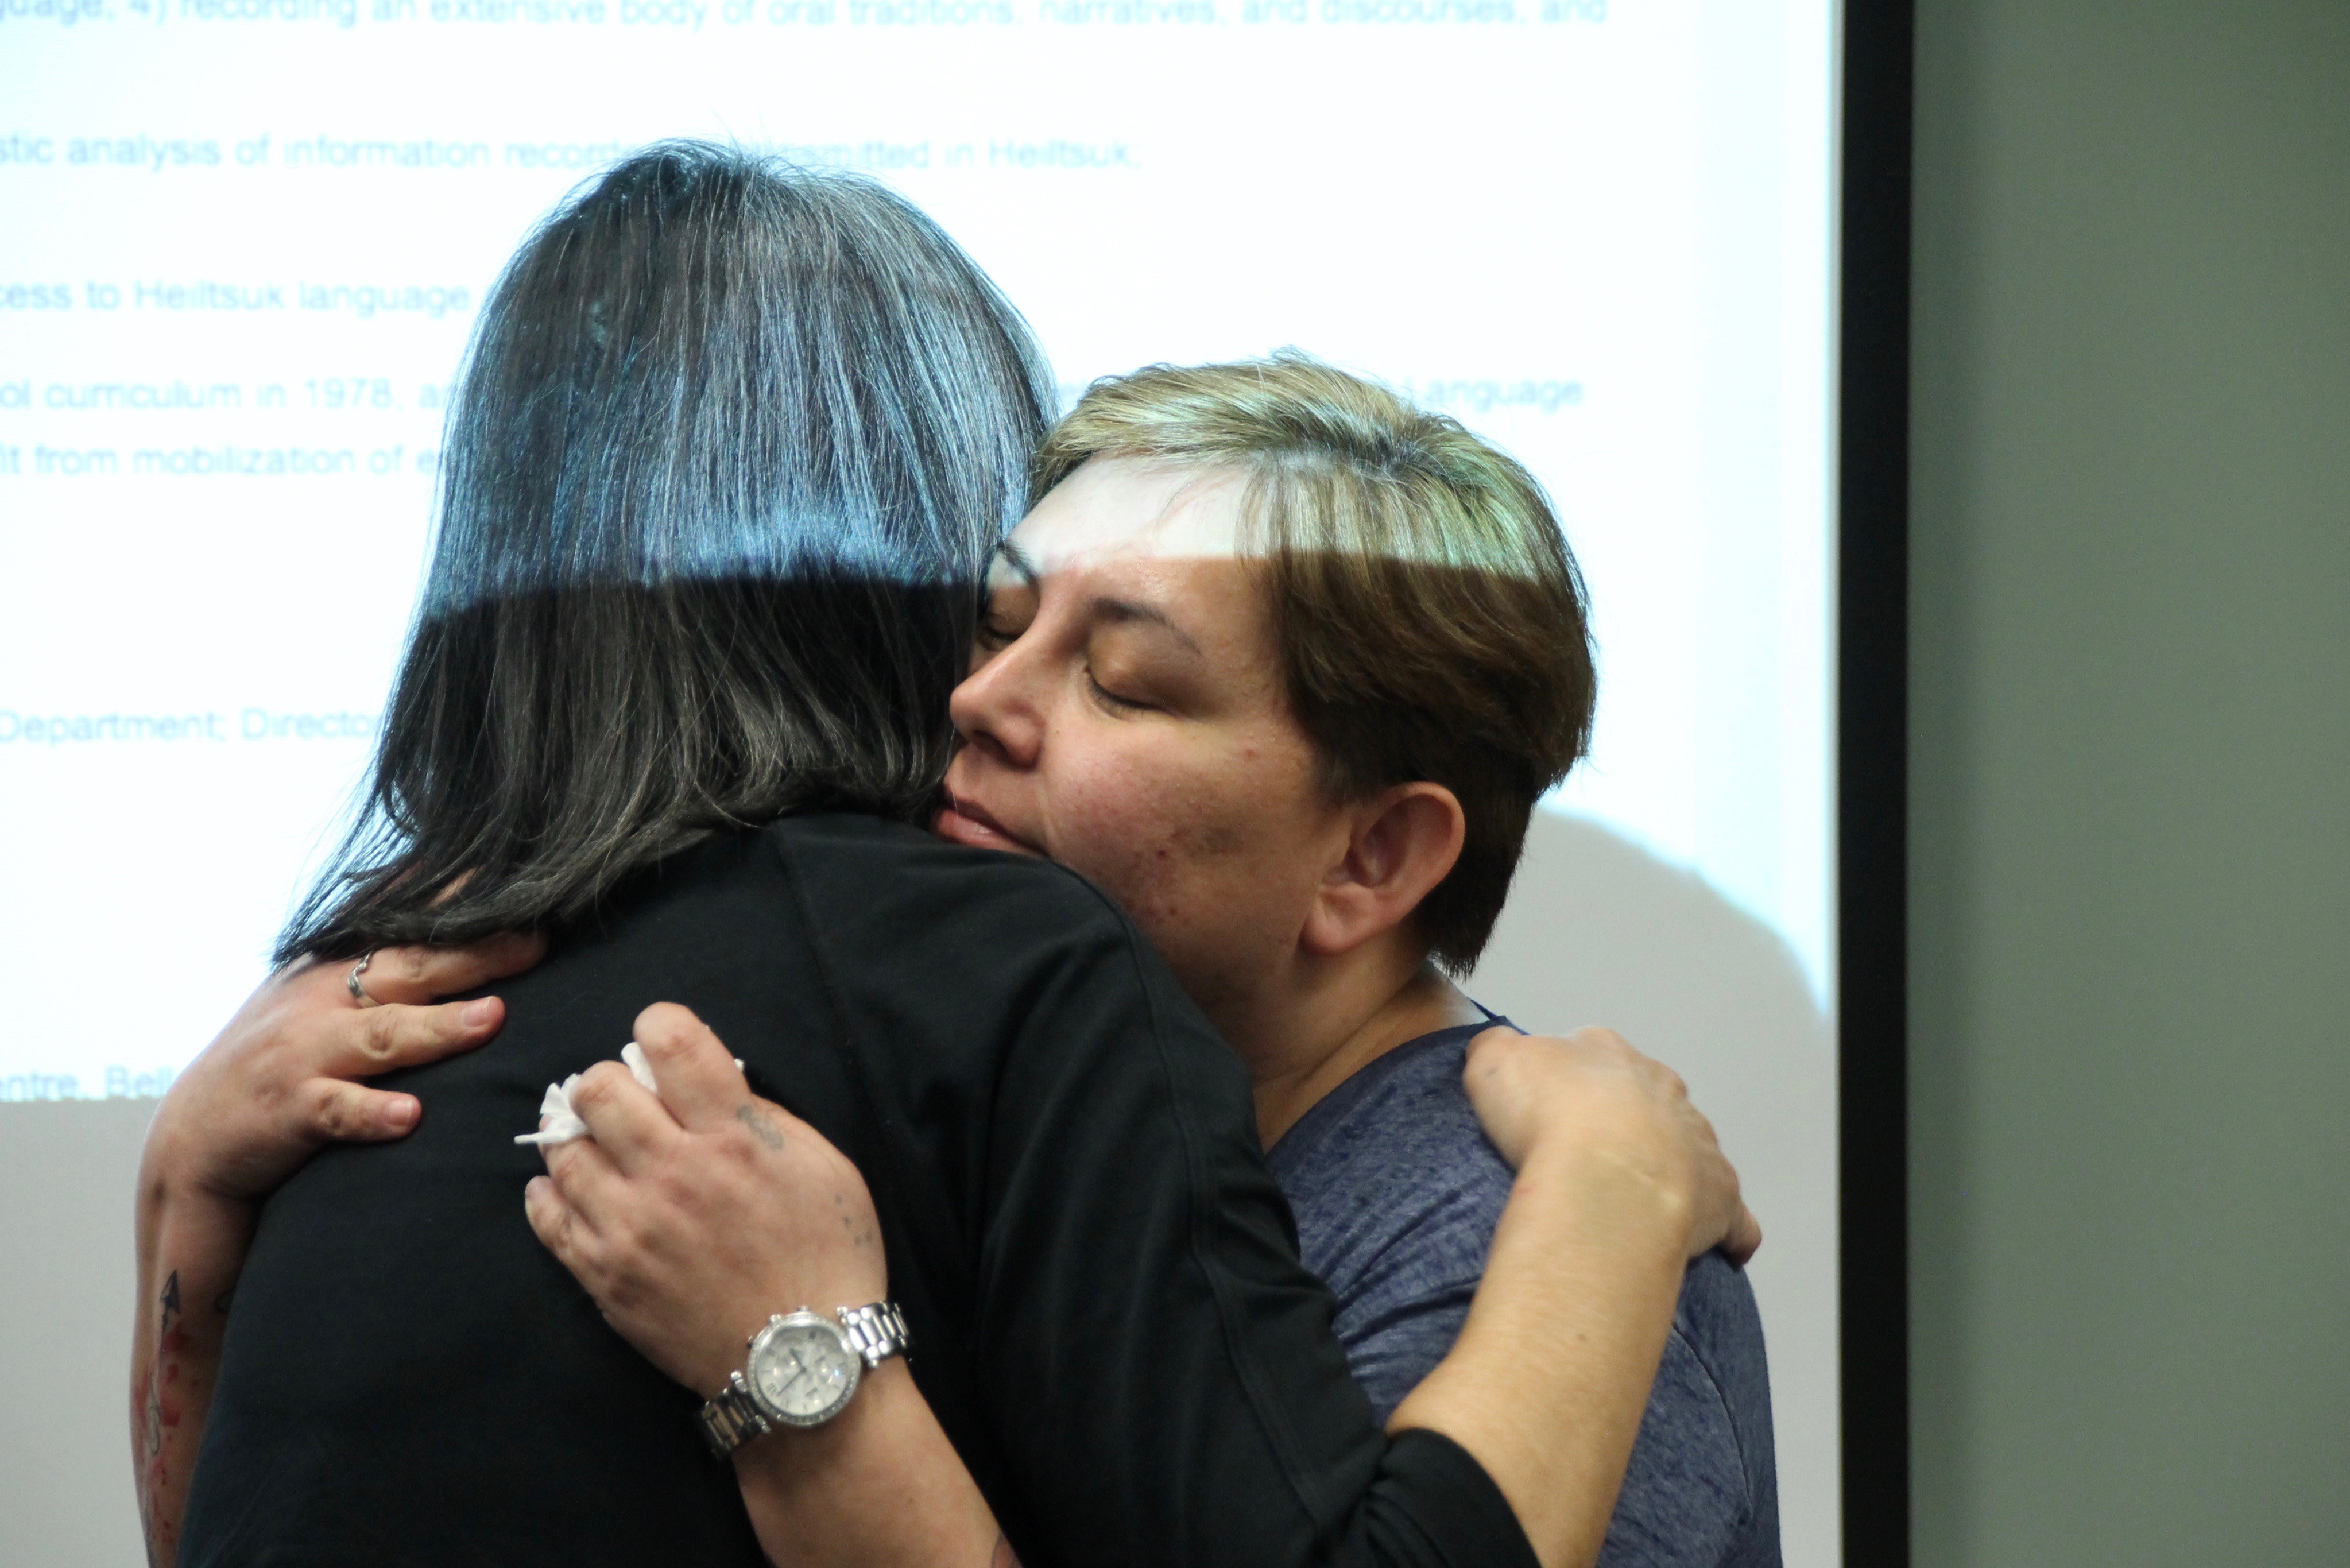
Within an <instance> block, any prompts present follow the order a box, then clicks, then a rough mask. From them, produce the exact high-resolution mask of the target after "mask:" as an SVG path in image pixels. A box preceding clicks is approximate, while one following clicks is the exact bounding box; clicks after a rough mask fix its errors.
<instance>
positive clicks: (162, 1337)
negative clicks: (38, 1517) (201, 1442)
mask: <svg viewBox="0 0 2350 1568" xmlns="http://www.w3.org/2000/svg"><path fill="white" fill-rule="evenodd" d="M156 1303H157V1313H156V1319H155V1359H154V1362H153V1364H152V1365H151V1366H148V1368H147V1369H146V1370H145V1371H144V1372H143V1373H142V1374H140V1379H139V1386H138V1387H137V1388H136V1389H135V1390H134V1391H133V1394H132V1398H133V1400H134V1402H135V1403H136V1405H137V1407H138V1411H139V1417H138V1430H137V1432H136V1433H135V1434H134V1437H135V1441H136V1447H137V1449H138V1455H137V1458H138V1463H139V1517H140V1524H141V1525H142V1526H143V1533H144V1534H145V1536H146V1543H147V1560H148V1562H149V1563H169V1562H171V1561H172V1558H173V1557H174V1556H175V1555H176V1553H177V1551H178V1546H177V1542H175V1541H174V1540H173V1537H174V1536H175V1535H176V1534H177V1533H178V1532H177V1531H176V1530H175V1529H174V1528H173V1524H172V1521H170V1520H167V1519H164V1518H161V1517H159V1510H160V1505H161V1502H162V1499H163V1491H164V1489H165V1487H166V1486H167V1485H168V1484H169V1483H170V1480H171V1465H170V1456H169V1455H167V1454H165V1453H164V1451H163V1434H164V1433H165V1431H166V1430H168V1429H169V1428H173V1427H176V1426H178V1425H179V1424H180V1408H179V1405H178V1403H177V1402H176V1401H175V1400H173V1399H172V1397H171V1396H170V1394H169V1393H168V1392H166V1391H167V1390H168V1389H169V1388H170V1387H171V1386H172V1384H174V1383H177V1382H178V1381H179V1380H180V1370H181V1368H180V1360H181V1355H182V1352H184V1351H185V1350H186V1349H187V1347H188V1331H187V1328H186V1326H185V1325H184V1324H182V1323H181V1322H180V1318H181V1315H182V1313H181V1306H180V1271H179V1270H177V1269H174V1270H172V1272H171V1273H170V1274H169V1275H167V1276H166V1277H165V1278H164V1281H163V1289H162V1291H161V1293H160V1294H159V1295H158V1296H157V1298H156Z"/></svg>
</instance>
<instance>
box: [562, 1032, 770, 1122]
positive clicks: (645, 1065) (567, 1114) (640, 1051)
mask: <svg viewBox="0 0 2350 1568" xmlns="http://www.w3.org/2000/svg"><path fill="white" fill-rule="evenodd" d="M620 1064H621V1065H622V1066H625V1067H626V1068H628V1070H629V1076H630V1077H633V1078H634V1079H636V1081H637V1082H638V1083H639V1084H642V1085H644V1086H645V1087H646V1089H647V1090H649V1091H650V1092H651V1093H653V1094H656V1095H658V1094H660V1085H656V1084H655V1083H654V1082H653V1065H652V1064H651V1063H650V1062H648V1061H646V1060H645V1048H644V1047H643V1046H641V1045H639V1044H637V1043H636V1042H635V1041H633V1040H631V1041H629V1043H628V1044H626V1045H623V1046H621V1047H620ZM734 1065H735V1067H736V1068H737V1069H738V1070H739V1069H740V1068H741V1067H742V1065H743V1058H741V1057H740V1056H737V1057H735V1058H734ZM579 1078H580V1075H579V1074H577V1073H574V1074H572V1075H571V1076H569V1077H567V1078H566V1079H564V1080H563V1082H561V1083H559V1084H549V1085H546V1095H545V1096H543V1097H542V1098H541V1099H540V1100H539V1102H538V1119H539V1120H540V1121H542V1122H545V1123H546V1126H545V1127H541V1128H539V1129H538V1130H537V1131H536V1132H526V1133H516V1134H515V1142H516V1143H535V1144H536V1145H538V1147H541V1148H552V1147H555V1146H556V1144H559V1143H569V1142H570V1141H571V1140H572V1139H574V1138H582V1137H587V1123H586V1122H583V1121H581V1120H580V1119H579V1113H578V1112H577V1111H575V1110H573V1109H572V1108H571V1095H572V1091H573V1090H575V1089H577V1088H578V1087H579Z"/></svg>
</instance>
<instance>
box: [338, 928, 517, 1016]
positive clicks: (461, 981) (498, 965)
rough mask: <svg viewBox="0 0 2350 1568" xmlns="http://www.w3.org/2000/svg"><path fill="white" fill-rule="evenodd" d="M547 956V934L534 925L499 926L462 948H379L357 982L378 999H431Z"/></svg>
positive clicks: (488, 981) (470, 988) (503, 975)
mask: <svg viewBox="0 0 2350 1568" xmlns="http://www.w3.org/2000/svg"><path fill="white" fill-rule="evenodd" d="M545 957H546V938H545V937H544V936H542V935H540V934H539V933H538V932H536V931H506V932H502V933H501V934H499V935H497V936H494V937H484V939H482V940H480V941H478V942H473V943H471V944H469V945H467V946H465V947H462V948H426V947H407V948H379V949H378V950H376V953H375V956H374V957H372V958H370V959H369V961H368V967H367V973H366V974H365V975H363V976H361V977H360V981H359V983H360V984H362V985H364V986H366V987H367V993H368V994H369V996H371V997H373V998H374V999H375V1000H376V1001H378V1002H431V1001H432V1000H433V999H434V998H436V997H442V996H454V995H456V994H457V993H458V992H461V991H474V990H477V989H479V988H480V987H482V986H484V985H488V984H491V983H492V982H494V981H501V980H505V979H507V978H509V977H511V976H514V975H517V974H520V973H522V972H523V971H525V970H526V969H529V968H531V967H532V966H533V965H535V964H536V963H537V962H538V961H539V960H541V959H543V958H545ZM346 971H348V966H346Z"/></svg>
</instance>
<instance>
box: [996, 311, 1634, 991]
mask: <svg viewBox="0 0 2350 1568" xmlns="http://www.w3.org/2000/svg"><path fill="white" fill-rule="evenodd" d="M1095 457H1139V458H1146V459H1152V460H1158V461H1163V462H1170V463H1178V464H1197V465H1199V466H1201V467H1216V468H1226V469H1237V470H1239V471H1240V472H1242V473H1243V474H1244V475H1245V476H1246V478H1247V482H1248V491H1247V497H1248V499H1247V503H1246V505H1245V507H1244V513H1245V516H1246V523H1245V525H1244V526H1245V530H1246V531H1245V532H1244V534H1243V544H1244V548H1245V550H1246V553H1247V554H1249V555H1250V556H1253V557H1255V558H1259V559H1261V560H1262V561H1263V563H1264V572H1265V581H1266V587H1267V590H1268V597H1269V598H1270V601H1271V604H1272V608H1273V617H1274V633H1275V636H1276V638H1277V639H1278V641H1279V646H1280V648H1281V657H1282V659H1283V663H1284V680H1285V683H1286V686H1287V691H1288V695H1289V700H1290V704H1291V706H1292V708H1293V709H1294V711H1295V713H1296V715H1297V719H1298V722H1299V723H1300V724H1301V726H1302V727H1303V728H1304V729H1305V732H1306V734H1307V736H1308V737H1309V738H1310V739H1311V740H1312V742H1314V744H1315V748H1316V750H1317V752H1318V753H1319V754H1320V756H1321V759H1322V774H1323V777H1322V782H1323V785H1324V787H1325V789H1326V790H1327V791H1328V792H1329V794H1331V796H1332V797H1333V798H1334V799H1338V800H1360V799H1363V798H1365V797H1366V796H1367V795H1370V794H1375V793H1377V792H1378V791H1379V790H1381V789H1385V788H1387V787H1388V786H1390V785H1393V784H1406V783H1410V782H1414V781H1417V780H1427V781H1430V782H1431V783H1435V784H1442V785H1444V786H1445V787H1446V788H1447V789H1450V790H1451V791H1452V793H1453V794H1455V795H1456V796H1458V797H1459V799H1460V801H1461V810H1462V813H1463V815H1465V816H1466V818H1467V834H1466V836H1465V839H1464V842H1463V843H1462V845H1461V858H1460V860H1459V862H1458V863H1457V864H1455V866H1454V867H1453V868H1452V871H1451V875H1449V876H1448V877H1445V879H1444V880H1443V881H1442V882H1441V883H1440V884H1439V885H1438V886H1437V887H1436V888H1434V889H1433V890H1432V891H1431V892H1430V894H1429V896H1428V897H1427V898H1426V899H1424V900H1423V901H1422V902H1421V904H1420V907H1419V909H1418V910H1417V911H1416V912H1415V917H1414V918H1415V919H1416V921H1417V923H1418V929H1419V934H1420V936H1421V937H1422V939H1423V940H1425V941H1426V942H1427V943H1428V947H1429V950H1430V954H1431V955H1432V956H1433V957H1434V958H1435V959H1436V960H1437V961H1439V962H1440V963H1441V964H1443V965H1444V966H1445V967H1446V968H1448V969H1450V970H1451V971H1454V972H1456V973H1459V972H1462V971H1466V970H1467V969H1468V968H1469V967H1470V966H1471V964H1473V963H1474V962H1475V961H1476V959H1477V955H1478V954H1479V953H1480V952H1481V951H1482V950H1483V949H1484V946H1485V941H1486V939H1487V938H1488V937H1490V936H1491V935H1492V929H1493V922H1494V920H1495V919H1497V918H1498V917H1499V916H1500V914H1501V912H1502V905H1503V901H1504V900H1505V899H1506V898H1508V896H1509V890H1510V878H1511V876H1512V875H1513V872H1514V871H1515V870H1516V868H1517V862H1518V857H1519V854H1520V852H1521V850H1522V849H1523V846H1524V842H1525V831H1526V822H1527V819H1528V817H1529V816H1530V815H1532V813H1533V811H1534V805H1535V803H1536V802H1537V801H1539V800H1540V799H1541V798H1542V796H1543V794H1544V792H1545V791H1547V790H1549V789H1550V788H1551V787H1552V786H1554V785H1555V784H1557V783H1558V782H1559V781H1560V780H1561V779H1563V778H1565V776H1566V773H1567V770H1568V769H1569V768H1571V767H1573V766H1574V765H1575V760H1576V759H1577V758H1578V757H1580V756H1581V755H1582V754H1583V753H1584V749H1585V747H1586V744H1587V743H1588V742H1589V739H1590V732H1591V710H1592V701H1593V695H1594V684H1593V671H1592V659H1591V641H1590V632H1589V629H1588V616H1587V607H1586V599H1585V597H1584V590H1583V580H1582V576H1581V575H1580V574H1579V573H1578V572H1577V571H1576V569H1575V557H1574V556H1573V555H1572V554H1570V553H1569V551H1568V549H1567V547H1566V541H1565V538H1564V537H1562V536H1561V535H1560V532H1559V527H1558V520H1557V517H1556V516H1555V514H1554V513H1553V512H1552V510H1551V506H1550V503H1549V501H1548V499H1547V498H1546V497H1545V496H1544V493H1543V490H1542V486H1541V485H1540V484H1538V483H1535V481H1534V476H1533V475H1532V474H1530V473H1528V472H1526V471H1525V469H1524V468H1523V467H1522V466H1520V465H1519V464H1518V463H1517V462H1514V461H1513V460H1512V459H1511V458H1510V457H1509V456H1508V455H1507V454H1505V453H1503V452H1500V451H1499V450H1497V449H1496V448H1494V447H1492V446H1491V445H1489V444H1488V443H1487V442H1485V441H1480V440H1479V439H1478V438H1477V437H1475V436H1473V435H1471V434H1470V433H1469V432H1468V431H1466V430H1463V429H1462V428H1461V425H1460V424H1459V423H1458V422H1457V421H1452V420H1450V419H1447V418H1445V417H1444V416H1443V415H1441V414H1431V413H1427V412H1424V411H1422V410H1419V409H1416V408H1414V407H1413V406H1412V405H1411V404H1410V403H1409V401H1407V400H1405V399H1403V398H1401V397H1399V395H1397V394H1396V393H1395V392H1393V391H1390V390H1389V389H1387V388H1385V387H1382V386H1380V385H1378V383H1376V382H1373V381H1367V380H1365V379H1362V378H1360V377H1357V376H1352V375H1348V374H1347V373H1346V372H1345V371H1342V370H1339V369H1334V368H1333V367H1331V366H1328V365H1325V364H1322V363H1320V362H1318V361H1316V360H1314V359H1311V358H1306V357H1305V356H1304V355H1302V354H1297V353H1284V354H1278V355H1275V356H1274V357H1273V358H1269V359H1257V360H1248V361H1245V362H1243V363H1239V364H1231V365H1201V366H1190V367H1179V366H1171V365H1153V366H1149V367H1148V368H1146V369H1141V370H1138V371H1136V372H1135V373H1134V374H1132V375H1130V376H1118V377H1111V378H1108V379H1104V380H1100V381H1097V382H1095V383H1094V384H1093V385H1092V386H1091V387H1090V388H1088V389H1087V391H1086V394H1085V396H1084V397H1083V398H1082V399H1081V400H1079V401H1078V403H1077V406H1076V408H1075V409H1074V410H1071V411H1070V412H1069V415H1068V417H1067V418H1066V419H1064V420H1063V421H1061V422H1060V424H1059V425H1058V426H1057V427H1055V430H1054V431H1053V432H1052V433H1051V434H1050V435H1048V436H1047V437H1045V444H1044V446H1043V447H1042V449H1040V451H1039V452H1038V453H1037V459H1036V476H1035V496H1036V497H1037V498H1042V497H1043V495H1044V494H1045V492H1047V491H1049V490H1051V489H1052V488H1053V487H1054V486H1055V485H1056V484H1058V483H1060V482H1061V481H1062V480H1064V479H1066V478H1067V477H1068V476H1069V475H1070V474H1071V473H1073V472H1076V470H1077V468H1078V467H1079V466H1080V465H1081V464H1083V463H1084V462H1086V461H1087V460H1088V459H1090V458H1095Z"/></svg>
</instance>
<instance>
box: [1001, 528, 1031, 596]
mask: <svg viewBox="0 0 2350 1568" xmlns="http://www.w3.org/2000/svg"><path fill="white" fill-rule="evenodd" d="M995 558H996V559H997V560H999V561H1001V562H1003V564H1004V565H1005V566H1009V567H1011V568H1012V572H1013V575H1014V576H1016V577H1018V578H1019V579H1020V580H1021V581H1022V582H1023V583H1025V584H1026V585H1027V586H1028V587H1032V588H1033V587H1035V586H1036V579H1037V577H1038V576H1040V574H1039V573H1038V572H1037V570H1036V563H1035V562H1034V561H1032V560H1030V559H1029V558H1028V555H1027V552H1026V551H1024V550H1023V549H1021V547H1020V546H1019V545H1015V544H1014V543H1013V542H1012V541H1011V540H1009V539H1006V540H1005V541H1003V544H1001V545H997V546H996V547H995Z"/></svg>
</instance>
